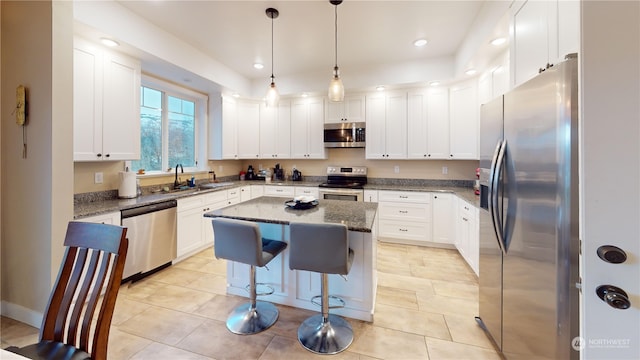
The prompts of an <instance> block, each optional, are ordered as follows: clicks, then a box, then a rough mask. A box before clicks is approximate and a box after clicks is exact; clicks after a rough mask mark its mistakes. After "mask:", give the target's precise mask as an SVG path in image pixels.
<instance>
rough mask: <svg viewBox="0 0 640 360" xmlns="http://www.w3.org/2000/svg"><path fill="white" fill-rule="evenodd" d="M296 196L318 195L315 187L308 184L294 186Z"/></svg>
mask: <svg viewBox="0 0 640 360" xmlns="http://www.w3.org/2000/svg"><path fill="white" fill-rule="evenodd" d="M295 194H296V196H299V195H305V196H313V197H315V198H316V199H317V198H318V196H320V194H319V192H318V188H317V187H308V186H296V188H295Z"/></svg>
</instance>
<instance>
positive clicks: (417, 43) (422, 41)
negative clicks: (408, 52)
mask: <svg viewBox="0 0 640 360" xmlns="http://www.w3.org/2000/svg"><path fill="white" fill-rule="evenodd" d="M425 45H427V40H426V39H418V40H416V41H414V42H413V46H417V47H420V46H425Z"/></svg>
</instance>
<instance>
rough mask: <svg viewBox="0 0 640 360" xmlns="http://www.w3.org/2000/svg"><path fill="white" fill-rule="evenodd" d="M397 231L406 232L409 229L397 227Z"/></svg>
mask: <svg viewBox="0 0 640 360" xmlns="http://www.w3.org/2000/svg"><path fill="white" fill-rule="evenodd" d="M398 231H402V232H407V231H409V230H407V229H398Z"/></svg>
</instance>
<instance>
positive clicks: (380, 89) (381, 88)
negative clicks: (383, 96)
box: [376, 85, 384, 91]
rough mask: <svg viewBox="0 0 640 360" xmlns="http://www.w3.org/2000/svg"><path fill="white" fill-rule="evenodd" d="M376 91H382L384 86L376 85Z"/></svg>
mask: <svg viewBox="0 0 640 360" xmlns="http://www.w3.org/2000/svg"><path fill="white" fill-rule="evenodd" d="M376 90H378V91H384V86H382V85H378V86H376Z"/></svg>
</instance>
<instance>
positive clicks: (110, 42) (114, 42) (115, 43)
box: [100, 38, 120, 47]
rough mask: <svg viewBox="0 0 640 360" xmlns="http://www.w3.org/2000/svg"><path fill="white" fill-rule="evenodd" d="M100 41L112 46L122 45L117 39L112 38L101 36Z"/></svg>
mask: <svg viewBox="0 0 640 360" xmlns="http://www.w3.org/2000/svg"><path fill="white" fill-rule="evenodd" d="M100 42H102V44H104V45H107V46H110V47H115V46H118V45H120V44H119V43H118V42H117V41H115V40H112V39H107V38H101V39H100Z"/></svg>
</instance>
